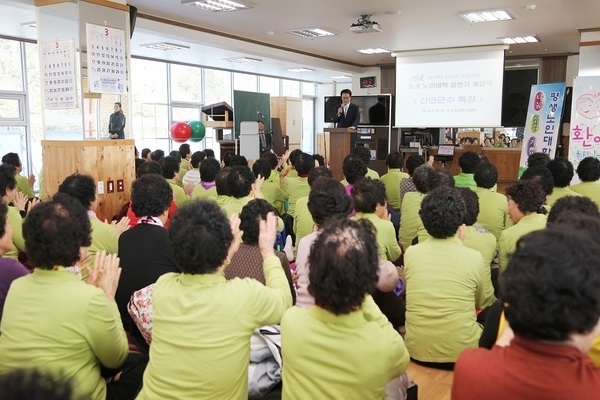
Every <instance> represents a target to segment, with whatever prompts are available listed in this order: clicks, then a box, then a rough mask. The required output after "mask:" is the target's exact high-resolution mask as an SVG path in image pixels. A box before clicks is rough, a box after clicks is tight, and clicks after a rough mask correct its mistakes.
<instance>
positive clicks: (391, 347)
mask: <svg viewBox="0 0 600 400" xmlns="http://www.w3.org/2000/svg"><path fill="white" fill-rule="evenodd" d="M308 262H309V264H310V273H309V275H310V286H309V288H308V290H309V292H310V294H311V295H312V296H314V299H315V306H314V307H312V308H311V309H304V308H298V307H294V308H291V309H289V310H288V311H287V312H286V313H285V315H284V317H283V320H282V321H281V338H282V351H283V353H282V354H283V398H284V399H383V398H384V391H385V386H386V384H387V383H388V382H389V381H390V380H391V379H392V378H394V377H396V376H399V375H401V374H402V373H403V372H404V371H405V370H406V367H407V366H408V362H409V356H408V352H407V351H406V347H405V346H404V341H403V340H402V337H401V336H400V335H399V334H398V332H397V331H395V330H394V328H393V327H392V325H391V324H390V323H389V322H388V320H387V318H386V317H385V316H384V315H383V314H382V313H381V311H379V308H378V307H377V305H376V304H375V302H374V301H373V299H372V298H371V296H370V295H369V293H370V292H372V291H373V290H374V289H375V285H376V284H377V263H378V258H377V244H376V242H375V232H374V227H373V224H371V223H370V222H369V221H365V220H361V221H351V220H341V221H336V222H332V223H331V224H330V225H328V226H327V227H325V228H324V229H323V231H322V232H321V234H320V235H319V236H318V237H317V238H316V240H315V243H314V245H313V247H312V251H311V253H310V255H309V256H308Z"/></svg>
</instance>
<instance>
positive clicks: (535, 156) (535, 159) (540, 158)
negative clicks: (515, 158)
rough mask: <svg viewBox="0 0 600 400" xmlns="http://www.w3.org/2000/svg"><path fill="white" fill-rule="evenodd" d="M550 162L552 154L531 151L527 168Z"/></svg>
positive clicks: (541, 165)
mask: <svg viewBox="0 0 600 400" xmlns="http://www.w3.org/2000/svg"><path fill="white" fill-rule="evenodd" d="M549 162H550V156H549V155H548V154H546V153H531V154H530V155H529V156H528V157H527V168H532V167H538V166H540V167H545V166H546V165H547V164H548V163H549Z"/></svg>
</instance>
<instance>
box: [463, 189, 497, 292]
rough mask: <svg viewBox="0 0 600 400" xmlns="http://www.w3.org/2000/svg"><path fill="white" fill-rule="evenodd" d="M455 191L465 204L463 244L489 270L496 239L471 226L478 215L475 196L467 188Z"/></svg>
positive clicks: (494, 251) (477, 204) (489, 233)
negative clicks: (476, 254) (480, 258)
mask: <svg viewBox="0 0 600 400" xmlns="http://www.w3.org/2000/svg"><path fill="white" fill-rule="evenodd" d="M457 190H458V193H459V194H460V196H461V197H462V199H463V202H464V203H465V215H464V220H463V223H464V225H465V229H464V238H463V244H464V245H465V246H467V247H468V248H470V249H473V250H477V251H478V252H479V253H480V254H481V257H482V258H483V265H484V266H485V267H486V268H490V266H491V264H492V260H493V259H494V255H495V254H496V237H495V236H494V235H493V234H492V233H491V232H482V231H480V230H477V228H476V227H475V226H473V225H475V223H477V222H478V221H477V215H479V198H478V197H477V194H475V192H473V191H472V190H471V189H469V188H457ZM490 273H491V271H490ZM492 283H493V281H492Z"/></svg>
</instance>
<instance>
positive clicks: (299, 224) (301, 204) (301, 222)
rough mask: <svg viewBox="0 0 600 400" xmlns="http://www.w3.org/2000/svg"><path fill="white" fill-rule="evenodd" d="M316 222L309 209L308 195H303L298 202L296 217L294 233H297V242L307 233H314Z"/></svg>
mask: <svg viewBox="0 0 600 400" xmlns="http://www.w3.org/2000/svg"><path fill="white" fill-rule="evenodd" d="M314 226H315V222H314V221H313V219H312V215H311V213H310V211H309V209H308V196H305V197H301V198H299V199H298V201H297V202H296V217H295V218H294V234H295V235H296V243H300V240H301V239H302V238H303V237H305V236H306V235H308V234H310V233H312V231H313V228H314Z"/></svg>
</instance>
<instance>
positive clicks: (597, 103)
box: [569, 76, 600, 184]
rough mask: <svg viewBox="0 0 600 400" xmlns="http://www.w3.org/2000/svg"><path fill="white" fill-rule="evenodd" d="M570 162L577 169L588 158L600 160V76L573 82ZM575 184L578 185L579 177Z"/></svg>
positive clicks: (576, 79)
mask: <svg viewBox="0 0 600 400" xmlns="http://www.w3.org/2000/svg"><path fill="white" fill-rule="evenodd" d="M570 136H571V137H570V140H569V161H571V162H572V163H573V167H574V168H577V165H579V162H581V160H583V159H584V158H586V157H596V158H600V76H577V77H575V79H574V80H573V105H572V109H571V135H570ZM575 180H577V181H574V182H571V184H574V183H578V179H577V175H575Z"/></svg>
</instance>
